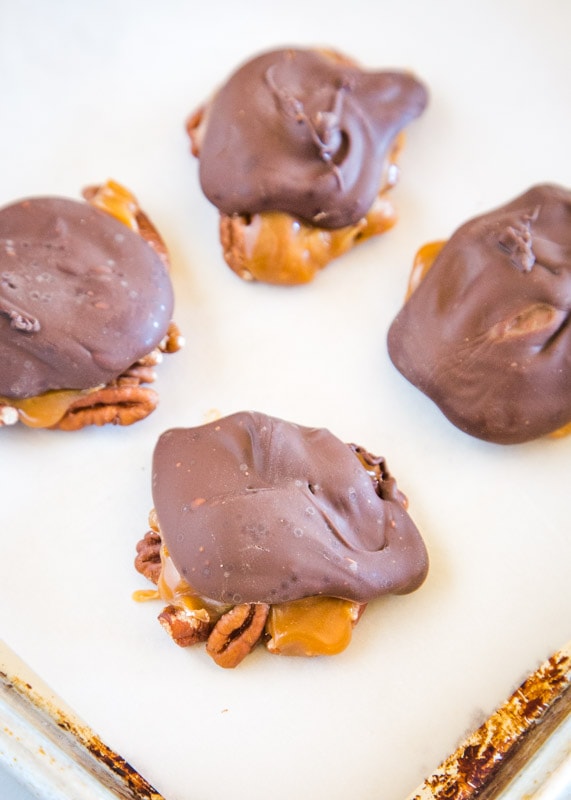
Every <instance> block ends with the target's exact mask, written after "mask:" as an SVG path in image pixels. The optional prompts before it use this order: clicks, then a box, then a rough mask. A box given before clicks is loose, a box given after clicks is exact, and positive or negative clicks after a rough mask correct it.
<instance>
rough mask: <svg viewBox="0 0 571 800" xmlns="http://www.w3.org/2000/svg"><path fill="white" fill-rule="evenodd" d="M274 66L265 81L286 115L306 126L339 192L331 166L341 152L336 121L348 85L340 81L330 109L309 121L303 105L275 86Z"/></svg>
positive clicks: (338, 177) (340, 180)
mask: <svg viewBox="0 0 571 800" xmlns="http://www.w3.org/2000/svg"><path fill="white" fill-rule="evenodd" d="M276 67H277V65H276V64H272V65H271V66H270V67H268V69H267V70H266V73H265V80H266V83H267V84H268V86H269V87H270V90H271V92H272V94H273V95H274V97H275V98H276V99H277V101H278V102H279V104H280V105H281V107H282V109H283V111H284V113H285V114H286V115H287V116H291V117H293V118H294V119H295V120H296V121H297V122H299V123H304V124H305V125H307V128H308V130H309V134H310V136H311V139H312V141H313V143H314V144H315V146H316V148H317V151H318V153H319V158H320V159H321V160H322V161H323V162H324V163H325V164H326V165H327V166H328V167H329V168H330V169H331V171H332V172H333V174H334V175H335V178H336V180H337V183H338V185H339V189H340V190H341V191H343V189H344V184H343V176H342V175H341V171H340V170H339V167H338V166H337V164H336V163H335V157H336V156H337V160H339V154H340V153H341V152H342V149H343V140H344V136H343V132H342V131H341V126H340V120H341V112H342V108H343V98H344V93H345V92H346V91H350V89H351V86H350V84H349V82H348V81H346V80H345V81H342V82H341V83H340V84H339V86H337V87H336V88H335V89H334V98H333V108H332V109H331V110H330V111H318V112H317V113H316V114H315V115H314V117H313V119H312V118H311V117H310V116H309V115H308V114H307V113H306V111H305V108H304V105H303V102H302V101H301V100H300V99H299V98H297V97H296V96H295V95H294V94H292V93H291V92H289V91H288V90H287V89H286V88H285V87H280V86H278V84H277V82H276V80H275V77H274V73H275V70H276Z"/></svg>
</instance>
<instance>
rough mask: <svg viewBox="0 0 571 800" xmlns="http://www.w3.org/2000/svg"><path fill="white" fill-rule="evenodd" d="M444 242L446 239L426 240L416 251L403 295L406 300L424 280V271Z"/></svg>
mask: <svg viewBox="0 0 571 800" xmlns="http://www.w3.org/2000/svg"><path fill="white" fill-rule="evenodd" d="M445 244H446V240H443V241H437V242H428V244H425V245H423V246H422V247H421V248H420V250H419V251H418V252H417V254H416V256H415V257H414V262H413V265H412V270H411V273H410V278H409V280H408V286H407V290H406V296H405V299H406V300H408V298H409V297H410V296H411V294H412V293H413V292H414V290H415V289H416V288H417V287H418V285H419V284H420V283H421V282H422V280H424V278H425V276H426V273H427V272H428V270H429V269H430V268H431V266H432V265H433V264H434V261H435V260H436V256H437V255H438V253H439V252H440V251H441V250H442V248H443V247H444V245H445Z"/></svg>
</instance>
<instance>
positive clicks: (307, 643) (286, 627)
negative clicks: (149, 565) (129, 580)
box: [132, 509, 362, 656]
mask: <svg viewBox="0 0 571 800" xmlns="http://www.w3.org/2000/svg"><path fill="white" fill-rule="evenodd" d="M149 524H150V527H151V528H152V530H154V531H156V532H157V533H160V531H159V529H158V522H157V518H156V512H155V511H154V509H153V510H152V511H151V513H150V515H149ZM160 558H161V571H160V575H159V579H158V582H157V588H156V589H148V590H138V591H136V592H134V593H133V595H132V597H133V600H136V601H137V602H146V601H148V600H162V601H164V602H167V603H168V604H169V605H171V606H175V607H176V608H181V609H183V610H184V611H185V612H187V613H189V614H192V615H193V616H195V617H197V618H199V619H204V620H205V621H207V622H211V623H212V624H214V623H216V622H217V621H218V620H219V619H220V617H221V616H222V615H223V614H224V613H225V612H226V611H228V610H230V608H232V606H229V605H225V604H223V603H216V602H213V601H211V600H208V601H207V600H204V598H202V597H200V596H199V595H197V594H196V592H194V590H193V589H192V587H191V586H190V584H189V583H187V581H186V580H184V578H182V577H181V575H180V573H179V572H178V570H177V568H176V567H175V565H174V563H173V561H172V559H171V557H170V555H169V552H168V549H167V547H166V546H165V545H164V544H162V545H161V547H160ZM361 608H362V606H360V605H359V604H358V603H354V602H352V601H350V600H340V599H339V598H336V597H306V598H303V599H301V600H294V601H292V602H289V603H276V604H275V605H272V606H271V607H270V615H269V617H268V621H267V623H266V629H265V632H266V634H267V636H268V637H269V642H268V643H267V648H268V650H269V651H270V652H271V653H276V654H278V655H288V656H318V655H335V654H336V653H340V652H341V651H342V650H344V649H345V648H346V647H347V645H348V644H349V642H350V641H351V632H352V629H353V626H354V625H355V622H356V621H357V619H358V617H359V613H360V610H361Z"/></svg>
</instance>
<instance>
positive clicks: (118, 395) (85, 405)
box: [53, 385, 159, 431]
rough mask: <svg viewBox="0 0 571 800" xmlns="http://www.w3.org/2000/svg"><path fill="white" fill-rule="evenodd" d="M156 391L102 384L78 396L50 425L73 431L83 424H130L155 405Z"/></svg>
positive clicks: (130, 386) (149, 411)
mask: <svg viewBox="0 0 571 800" xmlns="http://www.w3.org/2000/svg"><path fill="white" fill-rule="evenodd" d="M158 401H159V396H158V394H157V393H156V392H155V391H153V390H152V389H148V388H146V387H142V386H138V385H136V386H132V385H123V386H106V387H104V388H103V389H98V390H96V391H95V392H92V393H91V394H87V395H84V396H83V397H80V398H78V399H77V400H76V401H75V402H74V403H73V404H72V405H71V406H70V407H69V408H68V410H67V411H66V413H65V414H64V416H63V417H62V418H61V419H60V421H59V422H58V423H57V424H56V425H54V426H53V427H54V428H57V429H59V430H64V431H76V430H80V429H81V428H84V427H85V426H86V425H106V424H108V423H111V424H112V425H132V424H133V423H134V422H138V421H139V420H141V419H144V418H145V417H147V416H148V415H149V414H150V413H151V412H152V411H154V409H155V408H156V407H157V404H158Z"/></svg>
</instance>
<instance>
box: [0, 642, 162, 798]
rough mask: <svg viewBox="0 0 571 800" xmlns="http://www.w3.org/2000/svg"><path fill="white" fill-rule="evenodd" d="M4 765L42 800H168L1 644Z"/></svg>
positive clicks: (0, 734) (0, 725)
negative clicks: (118, 799)
mask: <svg viewBox="0 0 571 800" xmlns="http://www.w3.org/2000/svg"><path fill="white" fill-rule="evenodd" d="M0 761H1V762H2V763H4V765H5V766H6V767H8V768H9V769H11V770H12V771H13V773H14V775H15V777H16V778H17V779H18V780H20V781H21V782H22V783H24V784H25V785H27V786H28V787H29V788H30V789H31V790H32V791H34V792H35V793H36V794H38V795H39V796H40V797H43V796H49V797H50V798H52V797H54V798H62V800H63V799H64V798H70V800H71V798H73V800H107V798H109V799H110V798H121V800H164V798H163V797H162V795H161V794H160V793H159V792H157V791H156V790H155V789H154V788H153V787H152V786H151V785H150V784H149V783H148V782H147V781H146V780H145V779H144V778H143V777H142V776H141V775H140V774H139V773H138V772H137V771H136V770H135V769H134V768H133V767H131V765H130V764H128V763H127V762H126V761H125V759H123V758H122V757H121V756H119V755H118V754H117V753H115V752H114V751H113V750H111V749H110V748H109V747H108V746H107V745H106V744H105V743H104V742H102V741H101V739H100V738H99V737H98V736H97V735H96V734H95V733H94V732H93V731H92V730H91V729H90V728H89V727H88V726H87V725H86V724H85V723H84V722H83V721H82V720H81V719H79V717H78V716H77V715H76V714H75V713H74V712H73V711H72V710H71V709H70V708H69V707H67V706H66V704H65V703H64V702H63V701H62V700H61V699H60V698H59V697H57V696H56V695H55V694H54V693H53V692H52V691H51V690H50V689H49V687H47V686H46V685H45V684H44V683H43V682H42V681H41V679H40V678H39V677H38V676H37V675H35V674H34V673H33V671H32V670H31V669H30V668H29V667H28V666H27V665H26V664H25V663H24V662H23V661H22V660H21V659H19V658H18V656H16V655H15V654H14V653H13V652H12V650H11V649H10V648H9V647H8V646H7V645H6V644H5V643H4V642H3V641H2V640H0Z"/></svg>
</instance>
